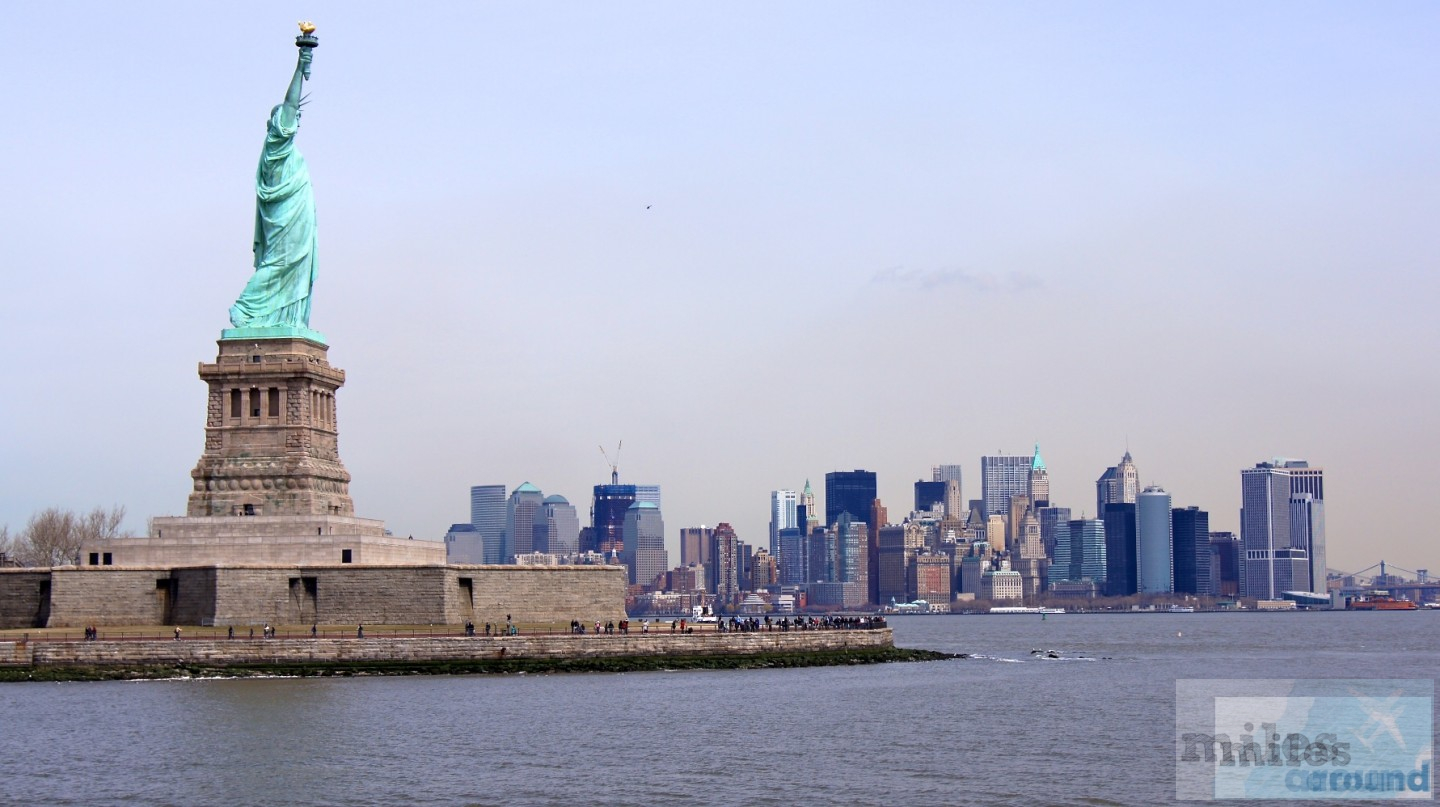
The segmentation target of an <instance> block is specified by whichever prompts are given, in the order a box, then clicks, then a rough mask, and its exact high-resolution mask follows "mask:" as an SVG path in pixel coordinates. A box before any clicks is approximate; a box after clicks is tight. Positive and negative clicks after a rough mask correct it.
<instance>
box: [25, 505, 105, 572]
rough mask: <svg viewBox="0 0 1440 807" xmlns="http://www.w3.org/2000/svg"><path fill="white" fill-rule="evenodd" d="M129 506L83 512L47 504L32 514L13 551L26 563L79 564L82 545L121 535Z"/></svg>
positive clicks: (36, 564) (35, 564)
mask: <svg viewBox="0 0 1440 807" xmlns="http://www.w3.org/2000/svg"><path fill="white" fill-rule="evenodd" d="M124 520H125V508H124V507H122V506H120V505H118V504H117V505H115V506H113V507H111V508H109V509H106V508H104V507H96V508H95V509H94V510H91V511H90V512H89V513H86V514H84V515H80V514H78V513H75V512H72V511H70V510H62V509H61V508H59V507H47V508H45V509H44V510H41V511H40V512H38V513H36V514H34V515H32V516H30V521H29V522H28V523H26V525H25V529H24V530H22V531H21V532H20V534H19V535H18V536H16V538H15V540H14V550H13V554H14V557H15V559H16V560H18V561H19V562H20V563H21V564H23V565H25V566H78V565H80V548H81V547H82V546H84V545H85V544H87V543H93V542H96V541H108V540H110V539H112V538H119V537H120V524H121V522H123V521H124Z"/></svg>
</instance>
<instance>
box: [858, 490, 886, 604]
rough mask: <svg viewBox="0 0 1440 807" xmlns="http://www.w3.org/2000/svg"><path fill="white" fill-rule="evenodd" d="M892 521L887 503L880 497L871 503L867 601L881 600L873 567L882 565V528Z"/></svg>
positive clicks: (864, 537) (866, 535)
mask: <svg viewBox="0 0 1440 807" xmlns="http://www.w3.org/2000/svg"><path fill="white" fill-rule="evenodd" d="M888 523H890V514H889V512H887V511H886V509H885V505H884V504H882V503H881V502H880V500H879V499H876V500H875V501H873V502H871V503H870V521H869V523H868V524H867V525H866V528H865V535H864V536H863V540H864V541H865V550H864V551H865V585H866V589H865V599H866V601H867V602H873V603H878V602H880V600H879V599H878V597H879V590H878V589H877V588H876V583H877V582H878V580H877V579H876V577H875V575H874V573H873V572H872V571H871V570H872V569H877V568H879V565H880V528H881V527H883V526H885V525H886V524H888Z"/></svg>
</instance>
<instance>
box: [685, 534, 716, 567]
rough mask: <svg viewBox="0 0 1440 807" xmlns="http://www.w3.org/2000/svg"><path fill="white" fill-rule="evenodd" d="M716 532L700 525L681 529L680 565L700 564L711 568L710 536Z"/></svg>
mask: <svg viewBox="0 0 1440 807" xmlns="http://www.w3.org/2000/svg"><path fill="white" fill-rule="evenodd" d="M713 532H715V531H714V530H712V529H710V528H709V527H706V526H705V525H703V524H702V525H700V526H698V527H681V528H680V565H681V566H689V565H690V564H692V563H698V564H700V565H701V566H704V567H706V568H709V566H710V535H711V534H712V533H713Z"/></svg>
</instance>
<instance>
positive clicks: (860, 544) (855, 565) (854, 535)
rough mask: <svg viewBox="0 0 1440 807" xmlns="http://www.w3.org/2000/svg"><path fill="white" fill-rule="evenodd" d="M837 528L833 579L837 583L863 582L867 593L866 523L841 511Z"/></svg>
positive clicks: (867, 555)
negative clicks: (835, 562) (835, 561)
mask: <svg viewBox="0 0 1440 807" xmlns="http://www.w3.org/2000/svg"><path fill="white" fill-rule="evenodd" d="M836 523H837V525H838V526H839V529H837V530H836V549H837V553H836V554H837V561H838V562H837V564H836V576H835V581H836V582H839V583H864V584H866V587H865V588H864V589H862V590H863V591H865V592H866V593H867V594H868V583H869V575H868V574H867V568H868V566H869V552H868V549H869V546H868V536H869V534H870V531H869V528H868V525H866V523H865V522H864V521H860V520H858V519H851V518H850V516H849V514H848V513H846V512H841V514H840V518H839V520H838V521H837V522H836Z"/></svg>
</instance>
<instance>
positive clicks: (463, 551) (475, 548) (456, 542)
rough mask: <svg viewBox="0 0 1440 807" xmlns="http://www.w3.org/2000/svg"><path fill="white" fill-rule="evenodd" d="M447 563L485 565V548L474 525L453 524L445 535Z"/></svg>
mask: <svg viewBox="0 0 1440 807" xmlns="http://www.w3.org/2000/svg"><path fill="white" fill-rule="evenodd" d="M445 562H446V563H484V562H485V546H484V544H483V543H482V542H481V540H480V533H478V532H476V531H475V525H474V524H469V523H465V524H451V525H450V529H449V531H447V532H446V533H445Z"/></svg>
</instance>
